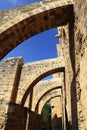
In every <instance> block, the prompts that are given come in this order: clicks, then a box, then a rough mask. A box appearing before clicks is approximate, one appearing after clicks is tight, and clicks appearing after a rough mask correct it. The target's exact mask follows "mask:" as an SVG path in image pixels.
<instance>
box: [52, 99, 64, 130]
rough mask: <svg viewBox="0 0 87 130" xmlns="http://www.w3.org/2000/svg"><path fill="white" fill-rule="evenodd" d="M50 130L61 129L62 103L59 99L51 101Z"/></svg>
mask: <svg viewBox="0 0 87 130" xmlns="http://www.w3.org/2000/svg"><path fill="white" fill-rule="evenodd" d="M51 107H52V108H51V112H52V119H51V120H52V130H61V129H62V101H61V97H56V98H53V99H51Z"/></svg>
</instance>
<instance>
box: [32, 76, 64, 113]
mask: <svg viewBox="0 0 87 130" xmlns="http://www.w3.org/2000/svg"><path fill="white" fill-rule="evenodd" d="M62 84H63V81H62V78H56V79H50V80H46V81H40V82H39V83H38V84H37V85H36V86H35V87H34V89H33V99H32V108H31V109H32V111H34V110H35V106H36V104H37V101H38V100H39V99H40V97H42V95H43V94H44V93H45V92H47V91H48V90H50V89H52V88H55V87H57V86H62Z"/></svg>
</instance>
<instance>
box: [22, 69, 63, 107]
mask: <svg viewBox="0 0 87 130" xmlns="http://www.w3.org/2000/svg"><path fill="white" fill-rule="evenodd" d="M58 72H64V68H62V67H61V68H55V69H52V70H50V71H46V72H45V73H43V74H42V75H40V76H38V77H37V78H36V79H35V80H34V81H33V82H32V83H31V84H30V86H29V87H28V88H27V90H26V91H25V93H24V95H23V97H22V100H21V105H24V104H25V101H26V99H27V96H28V95H29V93H30V91H31V90H32V89H33V87H34V86H35V84H37V83H38V82H39V81H40V80H41V79H42V78H44V77H46V76H48V75H51V74H54V73H58Z"/></svg>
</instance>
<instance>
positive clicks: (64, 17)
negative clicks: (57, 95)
mask: <svg viewBox="0 0 87 130" xmlns="http://www.w3.org/2000/svg"><path fill="white" fill-rule="evenodd" d="M54 27H59V28H58V29H59V32H58V34H57V35H56V38H59V40H60V44H59V45H58V51H59V52H58V53H59V57H58V58H55V59H49V60H43V61H38V62H34V63H31V62H30V63H27V64H23V59H22V58H21V57H20V58H11V59H7V60H5V61H4V62H3V63H2V64H1V65H0V88H1V91H0V130H24V129H25V130H26V121H27V116H28V114H27V112H31V110H32V109H33V108H32V106H33V105H34V101H33V104H32V100H33V99H32V94H34V93H33V91H36V90H35V89H36V88H37V87H36V86H39V85H40V84H41V82H42V81H40V80H42V79H43V78H44V77H46V76H48V75H51V74H54V73H56V75H53V78H54V80H55V78H57V77H60V76H62V82H63V85H62V89H61V98H62V110H63V111H62V130H66V128H67V129H68V130H87V114H86V113H87V83H86V79H87V69H86V64H87V60H86V59H87V1H86V0H84V1H82V0H73V1H71V0H63V1H60V0H54V1H52V0H50V1H49V0H46V1H43V2H37V3H34V4H31V5H26V6H23V7H17V8H15V9H10V10H7V11H0V59H2V58H3V57H4V56H5V55H6V54H7V53H9V52H10V51H11V50H12V49H13V48H15V47H16V46H17V45H19V44H21V42H22V41H24V40H26V39H27V38H30V37H32V36H34V35H36V34H38V33H40V32H43V31H45V30H47V29H50V28H54ZM61 72H62V73H61ZM38 82H40V83H38ZM47 82H49V81H47ZM37 83H38V84H37ZM55 84H56V82H55ZM51 85H52V84H51ZM58 85H59V84H58ZM34 87H36V88H34ZM53 87H54V88H55V87H58V86H55V85H54V86H53ZM44 90H45V89H44ZM48 90H49V87H48V88H47V89H46V91H43V92H47V91H48ZM43 94H44V93H43ZM43 94H41V95H39V94H38V96H37V98H38V101H39V99H40V98H41V97H42V95H43ZM48 95H49V94H48ZM34 96H35V94H34ZM39 96H40V97H39ZM45 96H46V95H45ZM44 98H45V97H43V98H42V99H43V100H44ZM28 101H29V106H28V105H26V104H27V102H28ZM35 102H36V99H35ZM41 102H42V101H41ZM44 103H45V102H44ZM24 106H27V108H25V107H24ZM35 106H36V105H35ZM39 107H40V105H39ZM57 108H58V107H57ZM30 109H31V110H30ZM65 110H66V113H67V122H66V115H65V114H66V113H65ZM40 111H41V110H40ZM29 114H30V113H29ZM13 115H14V116H13ZM16 115H17V116H16ZM32 115H33V116H35V117H36V118H34V119H35V120H32ZM23 117H24V119H23V120H22V118H23ZM18 120H19V122H20V123H19V122H18ZM39 121H41V115H38V114H36V113H35V112H34V111H32V112H31V114H30V120H29V122H31V125H30V126H29V124H28V126H29V127H28V130H33V129H34V127H35V126H36V127H35V129H34V130H40V129H41V125H40V127H39V124H38V122H39ZM35 123H36V124H35ZM32 124H35V126H34V125H32ZM63 124H64V125H63ZM4 128H5V129H4ZM29 128H30V129H29Z"/></svg>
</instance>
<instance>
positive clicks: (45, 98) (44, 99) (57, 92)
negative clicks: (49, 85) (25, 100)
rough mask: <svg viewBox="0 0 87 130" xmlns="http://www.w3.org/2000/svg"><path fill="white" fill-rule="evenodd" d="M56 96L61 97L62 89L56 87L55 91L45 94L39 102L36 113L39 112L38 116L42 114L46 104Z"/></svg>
mask: <svg viewBox="0 0 87 130" xmlns="http://www.w3.org/2000/svg"><path fill="white" fill-rule="evenodd" d="M55 96H60V97H61V88H58V87H56V88H54V89H53V90H52V89H50V91H49V92H47V93H46V94H43V95H42V96H41V97H40V98H39V100H38V101H37V104H36V107H35V112H38V114H41V111H42V108H43V107H44V105H45V103H46V102H47V101H49V99H51V98H53V97H55Z"/></svg>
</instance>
